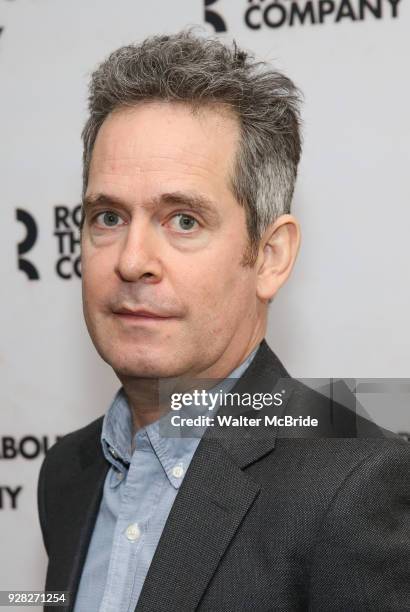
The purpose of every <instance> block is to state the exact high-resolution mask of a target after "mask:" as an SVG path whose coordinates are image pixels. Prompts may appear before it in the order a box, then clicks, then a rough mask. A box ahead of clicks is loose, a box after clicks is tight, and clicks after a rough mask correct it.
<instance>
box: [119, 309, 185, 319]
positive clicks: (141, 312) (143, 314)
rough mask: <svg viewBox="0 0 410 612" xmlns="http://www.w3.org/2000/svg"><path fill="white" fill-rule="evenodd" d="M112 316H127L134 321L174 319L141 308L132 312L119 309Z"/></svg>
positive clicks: (167, 315)
mask: <svg viewBox="0 0 410 612" xmlns="http://www.w3.org/2000/svg"><path fill="white" fill-rule="evenodd" d="M114 314H116V315H122V316H128V317H135V318H136V319H138V318H140V319H173V318H175V317H174V315H169V314H165V313H160V312H155V311H152V310H146V309H142V308H141V309H140V308H137V309H136V310H133V309H130V308H119V309H118V310H115V311H114Z"/></svg>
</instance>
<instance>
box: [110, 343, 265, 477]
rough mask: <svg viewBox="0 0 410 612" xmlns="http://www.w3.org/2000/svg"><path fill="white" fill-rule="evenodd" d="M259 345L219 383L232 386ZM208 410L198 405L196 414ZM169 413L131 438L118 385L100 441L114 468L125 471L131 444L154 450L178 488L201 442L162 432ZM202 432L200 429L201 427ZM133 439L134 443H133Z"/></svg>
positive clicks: (128, 417)
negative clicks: (166, 434)
mask: <svg viewBox="0 0 410 612" xmlns="http://www.w3.org/2000/svg"><path fill="white" fill-rule="evenodd" d="M258 348H259V346H258V347H257V348H256V349H255V350H254V351H253V352H252V353H251V354H250V355H249V356H248V357H247V358H246V359H245V361H243V362H242V363H241V364H240V365H239V366H238V367H237V368H235V370H233V371H232V372H231V373H230V374H229V376H228V377H227V378H226V379H225V380H224V381H222V383H221V384H219V385H218V389H219V388H221V386H223V388H224V390H225V391H226V392H227V391H229V390H230V388H232V386H233V385H234V383H235V379H237V378H240V377H241V376H242V374H243V373H244V372H245V370H246V369H247V368H248V367H249V365H250V364H251V362H252V360H253V358H254V357H255V354H256V352H257V350H258ZM205 411H207V407H206V406H205V407H202V408H201V407H199V408H198V412H197V414H201V413H204V412H205ZM170 417H171V414H170V413H167V414H165V415H164V416H163V417H161V418H160V419H158V420H157V421H155V422H154V423H151V424H150V425H147V426H146V427H142V428H141V429H139V430H138V431H137V432H136V434H135V435H134V440H132V417H131V411H130V408H129V404H128V400H127V398H126V395H125V392H124V389H123V388H122V387H121V389H119V390H118V391H117V393H116V395H115V397H114V399H113V401H112V403H111V405H110V407H109V409H108V411H107V413H106V415H105V417H104V420H103V426H102V432H101V444H102V450H103V453H104V456H105V458H106V459H107V461H109V463H111V465H113V466H114V467H115V468H116V470H117V471H119V472H122V473H123V474H125V473H126V471H127V470H128V467H129V465H130V463H131V458H132V454H133V451H132V448H134V449H138V450H139V451H147V452H154V453H155V454H156V456H157V457H158V460H159V461H160V463H161V465H162V467H163V469H164V471H165V473H166V475H167V477H168V480H169V481H170V483H171V484H172V486H174V487H175V488H179V486H180V484H181V483H182V480H183V476H184V475H185V472H186V470H187V469H188V466H189V463H190V461H191V459H192V457H193V455H194V453H195V450H196V448H197V446H198V444H199V442H200V437H201V436H200V435H198V437H196V438H192V437H189V438H188V437H178V436H177V435H176V436H174V435H173V436H172V437H171V436H164V435H163V432H164V431H166V427H167V425H168V423H169V419H170ZM202 433H203V431H202ZM132 442H134V444H132Z"/></svg>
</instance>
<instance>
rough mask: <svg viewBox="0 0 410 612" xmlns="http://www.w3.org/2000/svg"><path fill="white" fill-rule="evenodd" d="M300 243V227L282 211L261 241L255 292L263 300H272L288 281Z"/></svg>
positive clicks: (291, 216)
mask: <svg viewBox="0 0 410 612" xmlns="http://www.w3.org/2000/svg"><path fill="white" fill-rule="evenodd" d="M299 245H300V228H299V223H298V222H297V221H296V219H295V217H293V215H281V216H280V217H278V218H277V219H276V221H275V222H274V223H272V224H271V225H269V227H268V228H267V229H266V231H265V232H264V234H263V236H262V239H261V241H260V245H259V254H258V258H257V262H256V265H257V266H258V277H257V286H256V293H257V296H258V298H259V299H260V300H262V301H264V302H265V301H269V300H270V299H271V298H273V296H274V295H275V293H276V292H277V291H278V290H279V289H280V287H281V286H282V285H283V284H284V283H285V282H286V280H287V278H288V276H289V275H290V273H291V271H292V268H293V265H294V263H295V260H296V256H297V254H298V250H299Z"/></svg>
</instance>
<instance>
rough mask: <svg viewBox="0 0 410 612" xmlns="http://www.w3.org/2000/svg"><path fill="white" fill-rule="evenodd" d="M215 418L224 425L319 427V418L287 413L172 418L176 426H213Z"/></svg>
mask: <svg viewBox="0 0 410 612" xmlns="http://www.w3.org/2000/svg"><path fill="white" fill-rule="evenodd" d="M215 419H216V420H217V422H218V424H219V425H221V426H223V427H260V426H261V425H262V426H265V427H269V426H272V425H273V426H274V427H317V426H318V420H317V419H312V418H311V417H310V416H306V417H302V416H299V417H292V416H290V415H286V416H283V417H278V416H276V415H274V416H268V415H265V416H264V417H249V416H244V415H241V416H237V417H234V416H231V415H228V416H226V415H218V414H217V415H216V417H210V416H203V415H199V416H197V417H189V418H188V417H182V416H180V415H179V414H175V415H173V416H172V418H171V423H172V425H174V426H176V427H213V426H214V425H215Z"/></svg>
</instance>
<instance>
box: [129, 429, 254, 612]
mask: <svg viewBox="0 0 410 612" xmlns="http://www.w3.org/2000/svg"><path fill="white" fill-rule="evenodd" d="M258 491H259V487H258V485H256V484H255V483H254V482H253V481H251V480H250V479H248V478H247V477H246V476H245V474H244V473H243V472H242V471H241V470H240V469H239V468H238V466H237V465H235V464H234V463H233V461H232V459H231V458H230V457H229V455H228V454H227V453H226V451H225V450H224V449H223V448H222V446H221V445H220V444H219V442H217V441H216V440H207V441H205V442H204V443H203V444H202V442H201V443H200V445H199V446H198V449H197V452H196V453H195V455H194V457H193V459H192V462H191V465H190V467H189V469H188V471H187V474H186V476H185V478H184V482H183V483H182V485H181V488H180V490H179V492H178V495H177V497H176V499H175V502H174V504H173V506H172V509H171V512H170V515H169V517H168V520H167V523H166V525H165V529H164V531H163V533H162V536H161V539H160V542H159V545H158V547H157V550H156V553H155V555H154V558H153V561H152V563H151V566H150V569H149V572H148V575H147V577H146V579H145V583H144V587H143V589H142V592H141V596H140V598H139V601H138V604H137V607H136V609H135V610H136V612H142V611H148V610H149V611H150V612H152V610H155V612H162V611H164V612H165V611H167V612H168V610H169V606H170V602H171V601H172V609H173V610H194V609H195V608H196V606H197V604H198V602H199V599H200V598H201V596H202V594H203V592H204V590H205V588H206V586H207V584H208V582H209V580H210V579H211V577H212V574H213V573H214V571H215V569H216V567H217V565H218V563H219V561H220V559H221V557H222V555H223V553H224V551H225V549H226V547H227V546H228V544H229V542H230V541H231V539H232V537H233V536H234V534H235V532H236V530H237V529H238V527H239V524H240V522H241V521H242V519H243V517H244V516H245V514H246V512H247V511H248V509H249V507H250V505H251V504H252V502H253V500H254V499H255V497H256V495H257V493H258Z"/></svg>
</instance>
